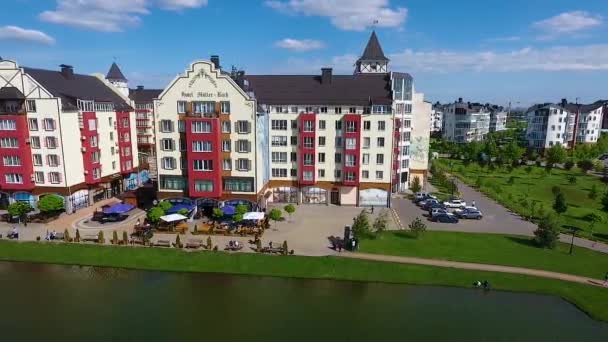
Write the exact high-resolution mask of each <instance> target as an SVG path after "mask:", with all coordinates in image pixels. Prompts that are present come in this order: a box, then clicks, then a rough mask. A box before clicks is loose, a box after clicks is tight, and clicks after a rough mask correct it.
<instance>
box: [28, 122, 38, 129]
mask: <svg viewBox="0 0 608 342" xmlns="http://www.w3.org/2000/svg"><path fill="white" fill-rule="evenodd" d="M27 127H29V129H30V131H37V130H38V119H28V120H27Z"/></svg>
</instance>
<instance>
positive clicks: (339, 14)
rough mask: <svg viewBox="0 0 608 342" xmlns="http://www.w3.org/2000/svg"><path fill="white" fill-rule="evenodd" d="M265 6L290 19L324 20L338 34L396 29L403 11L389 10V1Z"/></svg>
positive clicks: (296, 1)
mask: <svg viewBox="0 0 608 342" xmlns="http://www.w3.org/2000/svg"><path fill="white" fill-rule="evenodd" d="M266 5H267V6H269V7H271V8H274V9H275V10H278V11H280V12H283V13H287V14H290V15H306V16H320V17H328V18H330V20H331V23H332V24H333V25H334V26H336V27H338V28H339V29H342V30H349V31H363V30H365V29H367V28H369V27H371V26H373V25H374V22H375V21H377V24H376V26H377V27H400V26H402V25H403V24H404V23H405V19H406V18H407V8H404V7H396V8H391V7H390V2H389V0H286V1H283V0H267V1H266Z"/></svg>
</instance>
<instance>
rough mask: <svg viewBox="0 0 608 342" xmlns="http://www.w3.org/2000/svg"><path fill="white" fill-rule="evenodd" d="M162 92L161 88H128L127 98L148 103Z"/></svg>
mask: <svg viewBox="0 0 608 342" xmlns="http://www.w3.org/2000/svg"><path fill="white" fill-rule="evenodd" d="M162 92H163V90H162V89H129V98H130V99H131V100H133V101H135V102H136V103H150V102H152V101H153V100H154V99H156V98H158V95H160V93H162Z"/></svg>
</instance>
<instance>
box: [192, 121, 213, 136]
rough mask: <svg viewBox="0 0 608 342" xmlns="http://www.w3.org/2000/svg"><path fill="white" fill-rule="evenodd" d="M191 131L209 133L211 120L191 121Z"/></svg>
mask: <svg viewBox="0 0 608 342" xmlns="http://www.w3.org/2000/svg"><path fill="white" fill-rule="evenodd" d="M192 133H211V122H207V121H194V122H192Z"/></svg>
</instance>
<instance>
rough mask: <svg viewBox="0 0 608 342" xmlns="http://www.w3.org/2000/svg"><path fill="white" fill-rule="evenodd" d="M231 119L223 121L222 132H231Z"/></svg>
mask: <svg viewBox="0 0 608 342" xmlns="http://www.w3.org/2000/svg"><path fill="white" fill-rule="evenodd" d="M230 127H231V126H230V121H222V133H230Z"/></svg>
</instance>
